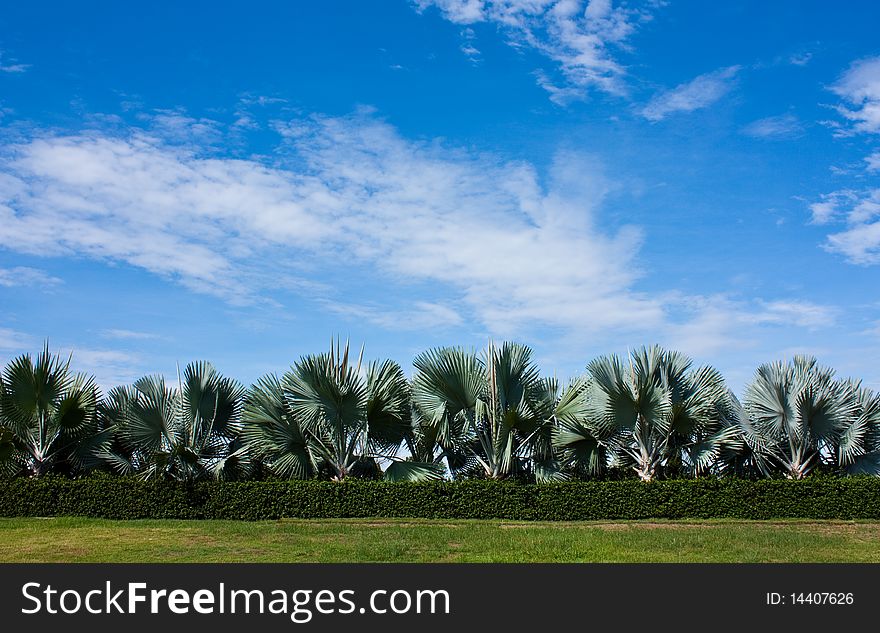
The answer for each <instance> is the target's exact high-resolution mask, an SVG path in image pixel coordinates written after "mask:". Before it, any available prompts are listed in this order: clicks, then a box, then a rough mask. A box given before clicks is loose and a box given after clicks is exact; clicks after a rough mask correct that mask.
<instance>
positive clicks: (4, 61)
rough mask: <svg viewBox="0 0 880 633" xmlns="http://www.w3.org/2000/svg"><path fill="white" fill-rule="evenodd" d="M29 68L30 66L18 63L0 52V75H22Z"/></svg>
mask: <svg viewBox="0 0 880 633" xmlns="http://www.w3.org/2000/svg"><path fill="white" fill-rule="evenodd" d="M30 67H31V65H30V64H22V63H19V61H18V60H17V59H15V58H14V57H10V56H9V55H7V54H6V53H5V52H4V51H2V50H0V73H23V72H25V71H26V70H27V69H28V68H30Z"/></svg>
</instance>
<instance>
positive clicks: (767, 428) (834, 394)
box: [744, 356, 880, 479]
mask: <svg viewBox="0 0 880 633" xmlns="http://www.w3.org/2000/svg"><path fill="white" fill-rule="evenodd" d="M744 408H745V413H746V416H747V418H746V420H747V424H748V425H749V426H750V428H751V429H752V436H753V437H754V440H755V443H756V445H757V447H758V452H760V453H761V454H763V456H764V464H765V466H764V469H763V470H764V474H772V472H773V471H774V470H778V471H781V472H782V473H783V474H784V475H785V476H786V477H788V478H790V479H802V478H804V477H806V476H807V475H808V474H809V473H810V472H812V471H813V470H815V469H816V468H817V467H820V466H822V467H825V468H827V469H830V470H842V471H845V472H851V473H871V474H880V458H878V455H880V453H877V451H878V449H880V398H878V396H876V395H875V394H873V393H872V392H871V391H870V390H868V389H864V388H862V387H861V386H860V385H859V384H858V383H855V382H852V381H840V380H835V378H834V371H833V370H831V369H829V368H827V367H822V366H820V365H819V364H818V362H817V361H816V359H815V358H813V357H808V356H795V357H794V358H793V359H792V361H791V362H789V363H783V362H775V363H770V364H765V365H761V367H759V368H758V370H757V371H756V373H755V377H754V379H753V380H752V382H751V383H750V384H749V385H748V387H747V388H746V394H745V402H744Z"/></svg>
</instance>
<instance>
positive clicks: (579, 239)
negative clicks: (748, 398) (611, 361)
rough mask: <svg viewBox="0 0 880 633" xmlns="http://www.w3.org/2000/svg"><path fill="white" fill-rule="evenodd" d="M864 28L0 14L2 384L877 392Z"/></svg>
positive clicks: (879, 188) (878, 337)
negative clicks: (355, 349) (337, 364)
mask: <svg viewBox="0 0 880 633" xmlns="http://www.w3.org/2000/svg"><path fill="white" fill-rule="evenodd" d="M878 23H880V6H878V5H877V4H876V3H873V2H849V3H837V4H832V3H827V2H803V1H798V2H795V1H791V2H783V1H779V2H773V3H766V2H729V3H707V2H684V1H680V0H669V1H668V2H660V1H653V2H644V3H636V2H629V3H626V4H624V3H619V2H613V3H611V2H606V1H601V0H592V1H591V2H589V3H588V2H586V1H578V0H506V1H505V2H493V1H490V0H417V1H415V2H411V1H408V0H386V1H383V2H341V1H337V0H333V1H322V2H283V3H282V2H276V3H266V2H249V3H223V2H192V3H173V2H153V3H143V4H139V5H136V4H135V3H118V2H86V3H76V4H73V3H57V4H53V3H42V2H40V3H37V2H35V3H7V6H5V7H4V10H3V11H2V13H0V361H2V362H5V361H6V360H8V359H9V358H11V357H13V356H15V355H17V354H19V353H22V352H25V351H34V350H36V349H38V348H39V346H40V345H41V343H42V341H43V340H44V339H46V338H48V339H49V340H50V343H51V345H52V347H53V348H55V349H60V350H64V351H65V352H69V351H72V352H73V354H74V356H73V358H74V365H76V366H77V367H78V368H80V369H84V370H87V371H91V372H94V373H95V374H96V375H97V376H98V379H99V382H100V383H101V384H102V385H103V386H105V387H107V386H110V385H113V384H116V383H119V382H126V381H130V380H133V379H135V378H137V377H138V376H140V375H143V374H145V373H165V374H167V375H172V374H173V373H174V371H175V363H177V362H180V363H185V362H188V361H190V360H195V359H202V358H205V359H209V360H212V361H213V362H214V363H215V364H216V365H217V366H218V367H219V368H220V369H221V370H222V371H224V372H226V373H228V374H231V375H233V376H235V377H237V378H239V379H240V380H242V381H244V382H251V381H253V380H254V379H256V378H257V377H258V376H259V375H261V374H262V373H265V372H267V371H280V370H283V369H285V368H286V367H287V366H288V365H289V364H290V363H291V362H293V361H294V360H296V358H298V357H299V356H300V355H302V354H306V353H312V352H320V351H323V350H324V349H325V348H326V347H327V345H328V344H329V341H330V339H331V337H333V336H342V337H343V338H345V337H350V338H351V340H352V341H353V342H354V343H355V344H358V345H359V344H360V343H361V342H364V343H365V344H366V351H365V355H366V356H367V357H370V358H373V357H391V358H394V359H396V360H398V361H400V362H401V364H402V365H403V366H404V367H405V368H406V369H407V370H409V368H410V363H411V360H412V358H413V356H414V355H415V354H417V353H419V352H420V351H422V350H424V349H426V348H428V347H432V346H436V345H447V344H461V345H473V346H481V345H483V344H484V342H485V341H486V339H487V338H488V337H493V338H495V339H515V340H520V341H522V342H526V343H529V344H530V345H532V347H533V348H534V350H535V356H536V359H537V360H538V361H539V363H540V364H541V366H542V367H543V369H544V371H545V372H547V373H552V372H556V373H557V374H558V375H560V376H571V375H574V374H576V373H579V372H580V371H582V370H583V368H584V366H585V365H586V363H587V362H588V361H589V360H590V359H591V358H593V357H594V356H596V355H598V354H601V353H608V352H625V351H626V349H627V348H629V347H633V346H636V345H640V344H643V343H654V342H657V343H661V344H664V345H668V346H671V347H675V348H678V349H680V350H682V351H684V352H686V353H688V354H689V355H691V356H692V357H693V358H694V359H695V360H696V361H697V362H699V363H711V364H713V365H715V366H717V367H718V368H719V369H721V370H722V371H724V372H725V374H726V375H727V376H728V378H729V380H730V383H731V385H732V386H733V387H734V388H736V389H739V388H741V386H742V385H743V384H744V383H745V382H746V381H747V380H748V378H749V376H750V375H751V373H752V372H753V370H754V368H755V367H756V366H757V365H758V364H759V363H762V362H766V361H771V360H775V359H781V358H785V357H788V356H790V355H791V354H793V353H800V352H806V353H811V354H815V355H817V356H818V357H819V358H820V360H821V361H822V362H824V363H826V364H830V365H832V366H835V367H836V368H837V369H838V371H839V373H841V374H843V375H852V376H857V377H861V378H863V379H864V380H865V382H866V383H868V384H870V385H872V386H874V387H880V363H878V361H877V359H878V358H880V296H878V287H880V284H878V281H880V43H878V40H877V37H876V24H878Z"/></svg>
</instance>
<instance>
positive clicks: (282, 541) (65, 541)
mask: <svg viewBox="0 0 880 633" xmlns="http://www.w3.org/2000/svg"><path fill="white" fill-rule="evenodd" d="M0 561H2V562H68V561H71V562H73V561H75V562H374V561H375V562H379V561H390V562H537V561H540V562H577V561H584V562H690V561H696V562H844V561H862V562H878V561H880V523H878V522H848V521H615V522H608V521H606V522H579V523H537V522H536V523H530V522H516V521H431V520H405V519H397V520H394V519H335V520H282V521H262V522H255V523H250V522H243V521H152V520H151V521H107V520H101V519H80V518H52V519H0Z"/></svg>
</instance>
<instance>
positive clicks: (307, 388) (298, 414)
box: [242, 343, 442, 480]
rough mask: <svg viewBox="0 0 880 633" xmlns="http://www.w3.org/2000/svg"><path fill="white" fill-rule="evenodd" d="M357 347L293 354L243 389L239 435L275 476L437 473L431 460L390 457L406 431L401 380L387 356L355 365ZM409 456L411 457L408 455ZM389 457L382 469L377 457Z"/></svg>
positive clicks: (405, 388) (413, 476)
mask: <svg viewBox="0 0 880 633" xmlns="http://www.w3.org/2000/svg"><path fill="white" fill-rule="evenodd" d="M362 357H363V350H362V351H361V354H360V356H359V357H358V359H357V361H356V363H354V364H351V363H349V346H348V343H346V344H345V346H344V347H342V346H340V345H339V344H338V343H337V344H336V345H335V347H334V346H333V345H331V350H330V352H329V353H327V354H319V355H313V356H305V357H303V358H301V359H300V360H299V361H298V362H297V363H296V364H295V365H294V366H293V367H291V369H290V371H288V372H287V373H286V374H285V375H284V377H283V378H282V379H281V380H278V379H277V378H275V377H274V376H267V377H265V378H263V379H262V380H261V381H260V382H259V383H257V385H255V386H254V387H253V388H252V389H251V392H250V394H249V396H248V406H247V407H246V409H245V416H244V422H245V425H244V427H245V428H244V432H243V434H242V439H243V441H244V443H245V444H246V445H247V446H249V447H250V448H251V450H252V451H253V453H254V454H255V455H257V456H259V457H260V458H261V459H263V460H264V461H265V462H266V464H267V466H268V467H269V469H270V470H271V471H272V472H274V473H275V474H277V475H279V476H282V477H290V478H305V477H311V476H315V475H319V474H321V473H323V472H328V473H329V475H330V477H331V478H333V479H336V480H342V479H345V478H347V477H368V478H372V477H376V476H384V477H385V478H386V479H407V480H424V479H433V478H437V477H439V476H442V469H441V468H439V467H438V465H437V464H434V463H431V462H424V463H423V462H419V461H415V459H413V460H407V461H405V460H403V459H401V458H399V457H398V456H397V452H398V450H399V448H400V446H401V445H402V444H403V442H404V440H405V439H406V438H407V437H410V438H411V437H412V428H413V427H412V424H411V417H410V416H411V408H410V395H409V384H408V383H407V380H406V377H405V376H404V374H403V370H402V369H401V368H400V366H399V365H397V364H396V363H394V362H392V361H384V362H374V363H370V364H369V365H368V366H367V367H366V368H365V369H363V368H362V361H363V358H362ZM414 457H417V456H414ZM384 462H391V465H390V466H389V467H388V468H387V469H386V470H385V472H384V473H383V472H382V470H381V464H382V463H384Z"/></svg>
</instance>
